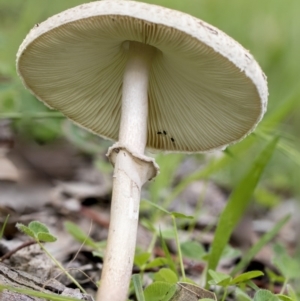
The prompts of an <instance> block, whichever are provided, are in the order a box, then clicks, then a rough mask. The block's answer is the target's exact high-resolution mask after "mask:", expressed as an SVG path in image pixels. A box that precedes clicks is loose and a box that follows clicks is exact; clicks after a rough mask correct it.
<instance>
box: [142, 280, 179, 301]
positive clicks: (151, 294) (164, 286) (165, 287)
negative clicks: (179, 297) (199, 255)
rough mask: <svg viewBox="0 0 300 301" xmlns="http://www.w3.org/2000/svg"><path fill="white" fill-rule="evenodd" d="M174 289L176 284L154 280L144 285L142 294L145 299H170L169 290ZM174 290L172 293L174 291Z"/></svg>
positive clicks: (150, 300) (159, 300) (160, 300)
mask: <svg viewBox="0 0 300 301" xmlns="http://www.w3.org/2000/svg"><path fill="white" fill-rule="evenodd" d="M174 287H175V291H176V284H170V283H167V282H160V281H155V282H153V283H152V284H150V285H149V286H147V287H146V289H145V291H144V296H145V300H146V301H162V300H166V301H167V300H170V291H171V292H172V291H174ZM175 291H174V293H175Z"/></svg>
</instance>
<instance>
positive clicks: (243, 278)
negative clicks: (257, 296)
mask: <svg viewBox="0 0 300 301" xmlns="http://www.w3.org/2000/svg"><path fill="white" fill-rule="evenodd" d="M263 275H264V273H263V272H261V271H251V272H247V273H243V274H241V275H239V276H237V277H235V278H234V279H233V280H232V281H231V282H230V285H232V284H238V283H241V282H245V281H247V280H250V279H253V278H256V277H260V276H263Z"/></svg>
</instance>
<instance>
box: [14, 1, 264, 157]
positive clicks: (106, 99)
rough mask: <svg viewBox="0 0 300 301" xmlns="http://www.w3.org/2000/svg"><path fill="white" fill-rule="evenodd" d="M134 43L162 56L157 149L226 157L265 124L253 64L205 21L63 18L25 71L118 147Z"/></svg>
mask: <svg viewBox="0 0 300 301" xmlns="http://www.w3.org/2000/svg"><path fill="white" fill-rule="evenodd" d="M128 41H137V42H141V43H145V44H148V45H151V46H153V47H156V48H157V52H156V55H155V57H154V58H153V61H152V66H151V70H150V77H149V78H150V79H149V87H148V104H149V111H148V128H147V131H148V132H147V145H146V146H147V147H148V148H150V149H155V150H164V151H170V152H187V153H190V152H207V151H211V150H216V149H223V148H225V147H226V146H227V145H228V144H231V143H235V142H237V141H239V140H241V139H243V138H244V137H245V136H246V135H248V134H249V133H250V132H252V131H253V130H254V128H255V127H256V125H257V123H258V122H259V121H260V120H261V118H262V116H263V114H264V112H265V110H266V105H267V97H268V88H267V82H266V77H265V75H264V73H263V72H262V71H261V69H260V67H259V65H258V64H257V63H256V61H255V60H254V59H253V57H252V55H250V53H249V52H248V51H247V50H245V49H244V48H243V47H242V46H241V45H240V44H238V43H237V42H236V41H234V40H233V39H232V38H230V37H228V36H227V35H226V34H225V33H223V32H222V31H220V30H219V29H217V28H215V27H213V26H211V25H209V24H207V23H205V22H204V21H201V20H199V19H197V18H195V17H192V16H190V15H188V14H185V13H181V12H178V11H174V10H171V9H167V8H164V7H160V6H157V5H150V4H145V3H139V2H134V1H99V2H92V3H88V4H83V5H80V6H77V7H75V8H72V9H69V10H66V11H64V12H62V13H60V14H57V15H55V16H53V17H51V18H49V19H48V20H46V21H45V22H43V23H40V24H36V25H35V27H34V28H33V29H32V30H31V31H30V33H29V34H28V35H27V37H26V38H25V40H24V41H23V43H22V45H21V46H20V48H19V51H18V54H17V70H18V73H19V75H20V77H21V78H22V80H23V83H24V85H25V86H26V87H27V89H29V90H30V91H31V93H33V94H34V95H35V96H36V97H37V98H38V99H39V100H41V101H42V102H44V103H45V104H46V105H47V106H48V107H50V108H53V109H56V110H59V111H61V112H62V113H63V114H64V115H65V116H67V117H68V118H70V119H71V120H73V121H74V122H75V123H77V124H79V125H80V126H82V127H84V128H86V129H88V130H90V131H92V132H94V133H96V134H98V135H100V136H102V137H104V138H108V139H111V140H117V139H118V132H119V125H120V117H121V105H122V103H121V99H122V80H123V74H124V70H125V66H126V61H127V58H128V52H127V50H126V49H127V48H128V47H126V45H127V44H128Z"/></svg>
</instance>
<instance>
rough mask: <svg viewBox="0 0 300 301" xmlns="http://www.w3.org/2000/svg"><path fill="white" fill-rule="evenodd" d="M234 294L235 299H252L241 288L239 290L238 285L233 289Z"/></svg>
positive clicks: (246, 300)
mask: <svg viewBox="0 0 300 301" xmlns="http://www.w3.org/2000/svg"><path fill="white" fill-rule="evenodd" d="M235 295H236V298H237V301H252V298H250V297H249V296H248V295H247V294H246V293H245V292H244V291H243V290H241V289H240V288H239V287H236V289H235Z"/></svg>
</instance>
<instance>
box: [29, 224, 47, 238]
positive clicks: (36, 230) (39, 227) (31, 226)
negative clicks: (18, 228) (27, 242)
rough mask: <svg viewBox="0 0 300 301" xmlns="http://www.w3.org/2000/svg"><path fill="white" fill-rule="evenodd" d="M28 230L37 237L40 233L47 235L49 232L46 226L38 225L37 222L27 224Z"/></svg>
mask: <svg viewBox="0 0 300 301" xmlns="http://www.w3.org/2000/svg"><path fill="white" fill-rule="evenodd" d="M28 228H29V229H30V230H31V231H32V232H33V233H34V234H35V235H37V234H38V233H40V232H43V233H49V230H48V228H47V226H46V225H45V224H43V223H40V222H38V221H32V222H30V223H29V225H28Z"/></svg>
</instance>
